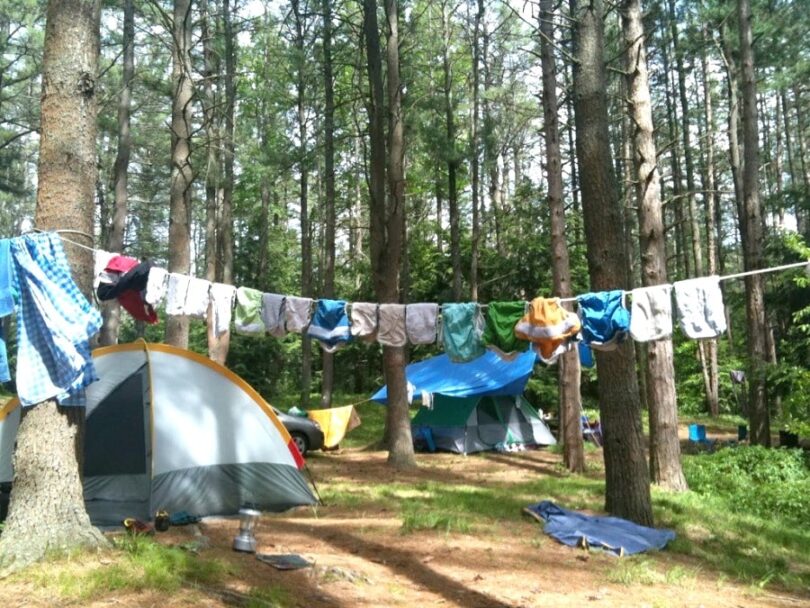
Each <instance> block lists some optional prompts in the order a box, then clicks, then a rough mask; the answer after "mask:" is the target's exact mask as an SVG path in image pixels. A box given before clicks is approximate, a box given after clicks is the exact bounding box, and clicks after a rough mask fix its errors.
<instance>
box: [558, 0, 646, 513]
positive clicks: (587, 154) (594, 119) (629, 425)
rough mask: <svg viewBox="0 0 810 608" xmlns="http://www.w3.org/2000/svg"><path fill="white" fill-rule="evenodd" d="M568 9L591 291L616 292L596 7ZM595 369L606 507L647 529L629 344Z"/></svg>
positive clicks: (621, 270) (620, 251) (615, 221)
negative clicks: (570, 15)
mask: <svg viewBox="0 0 810 608" xmlns="http://www.w3.org/2000/svg"><path fill="white" fill-rule="evenodd" d="M571 6H572V11H571V12H572V17H574V19H575V22H576V26H575V28H574V43H575V57H576V61H577V63H576V67H575V70H574V112H575V116H574V118H575V121H576V129H577V140H576V146H577V160H578V161H579V168H580V185H581V188H582V207H583V212H584V216H585V239H586V242H587V245H588V251H587V254H588V270H589V274H590V279H591V288H592V289H595V290H607V289H617V288H619V289H620V288H622V287H626V286H627V284H628V283H629V277H628V273H627V266H626V260H625V258H624V245H623V242H624V230H623V222H622V209H621V204H620V201H619V198H618V193H617V189H616V178H615V176H614V174H613V165H612V164H611V161H610V145H609V140H608V115H607V86H606V79H605V64H604V61H605V58H604V22H603V8H602V2H601V0H592V1H591V2H589V3H587V4H584V5H582V6H579V5H578V3H577V2H576V0H571ZM596 363H597V371H598V383H599V409H600V414H601V421H602V429H603V432H604V441H605V444H604V453H605V494H606V497H605V509H606V510H607V511H608V512H610V513H612V514H614V515H617V516H619V517H624V518H626V519H630V520H631V521H635V522H637V523H639V524H642V525H651V524H652V521H653V517H652V506H651V502H650V477H649V469H648V468H647V460H646V458H645V455H644V444H643V433H642V429H641V411H640V409H641V408H640V404H639V395H638V383H637V381H636V373H635V356H634V353H633V344H632V341H629V340H628V341H625V343H624V344H622V345H621V346H619V347H618V348H617V349H616V350H615V351H612V352H599V353H597V354H596Z"/></svg>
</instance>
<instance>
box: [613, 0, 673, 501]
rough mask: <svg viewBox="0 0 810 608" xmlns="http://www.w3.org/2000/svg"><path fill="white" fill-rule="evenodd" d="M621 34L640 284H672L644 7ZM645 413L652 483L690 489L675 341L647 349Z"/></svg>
mask: <svg viewBox="0 0 810 608" xmlns="http://www.w3.org/2000/svg"><path fill="white" fill-rule="evenodd" d="M622 31H623V34H624V42H625V45H626V47H627V65H626V70H625V73H626V74H627V89H628V96H627V97H628V105H629V108H628V109H629V113H630V116H631V118H632V124H633V131H632V140H633V159H634V164H635V184H636V199H637V201H636V202H637V206H638V225H639V243H640V248H641V283H642V285H644V286H645V287H647V286H652V285H664V284H666V283H668V278H667V266H666V245H665V243H664V220H663V214H662V210H661V177H660V175H659V171H658V165H657V161H656V149H655V138H654V132H653V121H652V103H651V100H650V86H649V77H648V73H647V53H646V50H645V48H644V45H645V42H646V38H645V36H644V25H643V23H642V20H641V1H640V0H625V1H624V2H623V5H622ZM645 372H646V385H647V407H648V408H649V412H650V469H651V471H650V472H651V476H652V480H653V481H654V482H655V483H657V484H658V485H660V486H662V487H665V488H667V489H670V490H675V491H683V490H686V489H687V484H686V478H685V477H684V475H683V470H682V468H681V444H680V440H679V438H678V403H677V400H676V396H675V366H674V364H673V359H672V339H671V338H666V339H663V340H656V341H654V342H649V343H648V344H647V361H646V369H645Z"/></svg>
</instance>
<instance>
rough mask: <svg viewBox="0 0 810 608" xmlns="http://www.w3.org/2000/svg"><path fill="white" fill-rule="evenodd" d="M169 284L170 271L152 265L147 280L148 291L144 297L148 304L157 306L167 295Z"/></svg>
mask: <svg viewBox="0 0 810 608" xmlns="http://www.w3.org/2000/svg"><path fill="white" fill-rule="evenodd" d="M168 284H169V273H168V271H167V270H166V269H164V268H158V267H157V266H152V268H150V269H149V278H148V279H147V280H146V293H145V294H144V296H143V299H144V300H146V303H147V304H151V305H152V306H157V305H158V304H160V303H161V302H162V301H163V298H165V297H166V289H167V288H168Z"/></svg>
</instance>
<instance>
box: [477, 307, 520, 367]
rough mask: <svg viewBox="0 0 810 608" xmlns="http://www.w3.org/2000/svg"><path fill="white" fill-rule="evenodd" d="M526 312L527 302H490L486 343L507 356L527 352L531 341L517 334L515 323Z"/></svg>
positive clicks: (485, 330) (511, 356)
mask: <svg viewBox="0 0 810 608" xmlns="http://www.w3.org/2000/svg"><path fill="white" fill-rule="evenodd" d="M525 313H526V302H523V301H515V302H490V303H489V306H487V314H486V321H485V322H486V325H485V326H484V335H483V340H484V344H485V345H486V346H487V348H489V349H490V350H493V351H495V352H496V353H497V354H498V355H500V356H501V357H505V358H513V357H515V356H516V355H517V354H518V353H519V352H525V351H526V349H527V348H528V347H529V343H528V342H526V341H525V340H521V339H520V338H518V337H517V336H516V335H515V325H517V323H518V321H520V319H521V317H523V315H524V314H525Z"/></svg>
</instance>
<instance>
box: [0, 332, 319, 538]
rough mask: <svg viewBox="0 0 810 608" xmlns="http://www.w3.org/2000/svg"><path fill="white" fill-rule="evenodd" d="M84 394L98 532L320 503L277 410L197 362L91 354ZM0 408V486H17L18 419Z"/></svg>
mask: <svg viewBox="0 0 810 608" xmlns="http://www.w3.org/2000/svg"><path fill="white" fill-rule="evenodd" d="M93 358H94V360H95V364H96V370H97V372H98V375H99V379H100V380H99V381H98V382H95V383H94V384H91V385H90V386H89V387H88V389H87V418H86V428H85V450H84V497H85V504H86V505H87V510H88V513H89V514H90V519H91V520H92V522H93V523H94V524H96V525H117V524H120V523H121V521H122V520H123V519H124V518H126V517H137V518H140V519H145V520H149V519H151V518H152V516H153V514H154V513H155V511H156V510H158V509H165V510H167V511H169V512H177V511H187V512H189V513H194V514H197V515H232V514H235V513H237V512H238V511H239V508H240V507H242V506H244V505H251V506H253V507H254V508H257V509H261V510H264V511H273V512H279V511H284V510H286V509H289V508H291V507H294V506H298V505H311V504H315V503H316V499H315V497H314V495H313V494H312V491H311V490H310V487H309V486H308V484H307V482H306V480H305V479H304V476H303V475H302V474H301V471H300V469H301V468H303V459H302V458H301V455H300V454H299V453H298V450H297V448H296V447H295V445H294V443H293V442H292V439H291V438H290V435H289V433H288V432H287V430H286V429H285V428H284V426H283V425H282V424H281V422H279V420H278V418H277V417H276V416H275V414H274V413H273V410H272V408H271V407H270V406H269V405H268V404H267V402H266V401H264V399H262V397H261V396H260V395H259V394H258V393H257V392H256V391H255V390H254V389H253V388H252V387H251V386H250V385H248V384H247V383H246V382H245V381H244V380H242V379H241V378H240V377H239V376H237V375H236V374H234V373H233V372H231V371H230V370H228V369H226V368H225V367H223V366H221V365H218V364H217V363H214V362H213V361H211V360H209V359H206V358H205V357H202V356H200V355H197V354H195V353H192V352H190V351H186V350H182V349H179V348H175V347H172V346H168V345H164V344H147V343H146V342H143V341H139V342H136V343H132V344H123V345H118V346H110V347H105V348H100V349H97V350H96V351H95V352H94V353H93ZM17 405H18V404H17V402H16V400H14V401H12V402H9V403H8V404H7V405H6V406H5V407H4V408H3V409H2V410H0V483H3V485H5V486H6V487H8V486H9V484H10V482H11V481H12V479H13V473H14V472H13V470H12V464H11V456H12V453H13V449H14V442H15V440H16V435H17V427H18V425H19V421H20V408H19V407H18V406H17Z"/></svg>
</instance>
